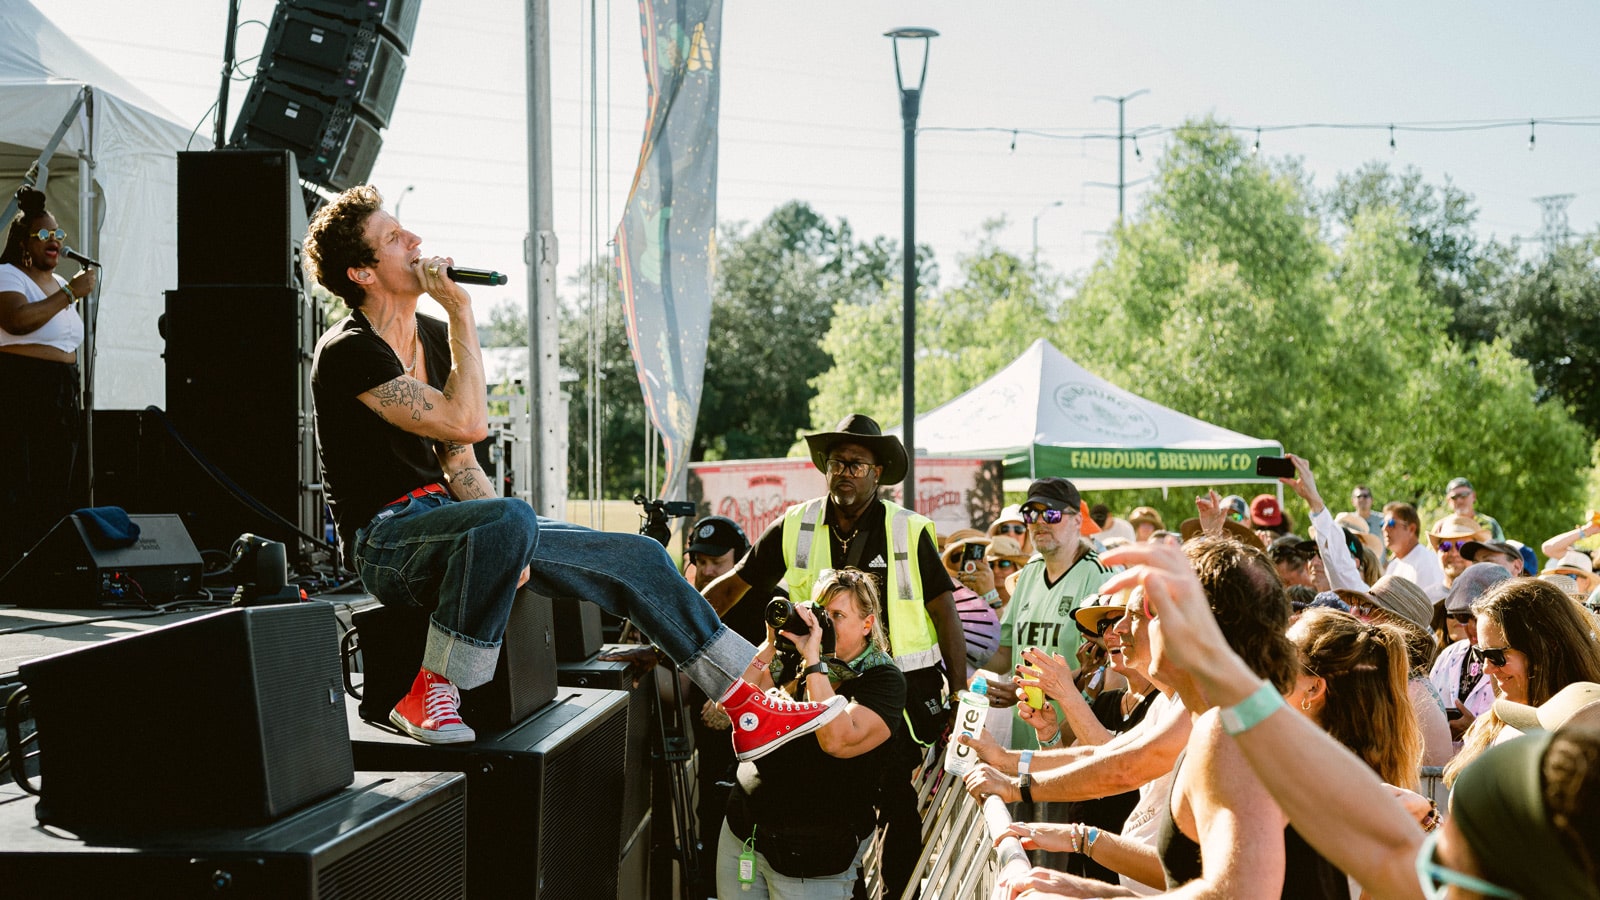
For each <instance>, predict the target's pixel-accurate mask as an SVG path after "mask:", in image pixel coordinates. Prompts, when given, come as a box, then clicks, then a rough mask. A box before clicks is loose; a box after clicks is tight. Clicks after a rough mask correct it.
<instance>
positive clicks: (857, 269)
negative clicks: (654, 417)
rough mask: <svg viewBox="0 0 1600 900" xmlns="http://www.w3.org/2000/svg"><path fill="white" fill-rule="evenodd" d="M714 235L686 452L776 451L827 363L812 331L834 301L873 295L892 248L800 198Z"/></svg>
mask: <svg viewBox="0 0 1600 900" xmlns="http://www.w3.org/2000/svg"><path fill="white" fill-rule="evenodd" d="M721 237H722V241H721V252H720V253H719V254H718V263H717V296H716V302H715V303H714V304H713V305H712V308H711V344H710V346H709V347H708V348H707V350H706V382H705V393H704V395H703V397H702V398H701V401H700V424H699V427H698V428H697V429H696V432H695V446H694V451H693V458H694V459H756V458H761V457H771V456H783V455H784V453H785V452H786V451H787V450H788V448H789V445H790V444H791V443H793V442H794V440H795V436H796V435H797V434H799V433H800V432H801V431H803V430H804V429H805V427H806V425H807V423H808V422H809V418H808V405H809V404H810V402H811V398H812V395H813V394H814V393H815V389H814V388H813V387H812V386H811V379H813V378H814V377H816V376H817V375H818V374H819V373H821V372H823V371H824V370H826V369H827V368H828V367H829V366H830V365H832V362H833V361H832V359H831V358H830V356H829V355H828V351H827V350H826V349H825V348H824V347H823V345H822V338H823V335H824V334H826V333H827V331H828V327H829V325H830V324H831V323H832V321H833V317H834V310H835V308H847V309H848V308H858V307H861V306H863V305H864V304H865V303H866V302H867V301H868V300H869V299H870V298H871V297H873V296H875V295H876V294H877V293H878V291H879V288H880V285H881V284H882V283H883V282H884V281H885V280H886V279H887V278H889V277H890V275H891V273H892V271H893V269H894V267H895V265H896V264H897V263H898V261H899V252H898V248H897V247H896V246H895V245H894V244H893V243H892V242H890V241H887V240H886V239H884V238H878V239H877V240H875V241H871V242H860V241H857V240H856V239H855V236H854V233H853V232H852V231H851V229H850V226H849V224H848V223H846V222H844V221H840V222H838V223H837V224H833V223H830V222H829V221H828V220H827V219H826V218H824V217H823V216H821V215H820V214H818V213H817V212H816V211H815V210H813V209H812V208H811V207H810V206H807V205H806V204H804V203H789V204H786V205H784V206H782V207H779V208H778V209H777V210H774V211H773V213H772V214H771V215H770V216H768V217H767V218H766V220H764V221H763V222H762V223H761V224H760V225H758V226H756V227H755V228H746V227H745V226H743V225H739V224H733V225H724V226H723V228H722V235H721Z"/></svg>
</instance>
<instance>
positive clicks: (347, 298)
mask: <svg viewBox="0 0 1600 900" xmlns="http://www.w3.org/2000/svg"><path fill="white" fill-rule="evenodd" d="M382 208H383V196H382V195H381V194H379V193H378V189H377V188H375V187H373V186H372V185H370V184H360V185H356V186H355V187H353V188H351V189H349V190H347V191H345V192H344V193H342V194H340V195H339V196H337V197H335V198H333V201H332V202H331V203H329V204H328V205H327V206H324V207H323V208H321V209H319V210H317V214H316V216H314V217H313V218H312V219H311V225H310V227H309V228H307V229H306V246H305V249H306V269H307V270H308V271H309V272H310V273H311V277H312V278H315V279H316V280H317V283H319V284H321V285H322V286H323V287H325V288H327V289H328V290H330V291H332V292H333V293H334V294H336V295H338V297H339V299H341V300H343V301H344V305H345V306H348V307H350V308H351V309H360V308H361V304H362V303H364V302H366V299H367V292H366V289H365V288H363V287H362V286H361V285H359V284H356V283H355V282H354V281H352V280H350V270H351V269H353V268H360V267H362V266H370V265H373V264H374V263H376V262H377V261H378V256H377V254H376V253H375V252H374V251H373V249H372V247H370V246H368V244H367V238H366V228H367V219H368V217H370V216H371V215H372V214H373V213H375V212H377V211H378V210H380V209H382Z"/></svg>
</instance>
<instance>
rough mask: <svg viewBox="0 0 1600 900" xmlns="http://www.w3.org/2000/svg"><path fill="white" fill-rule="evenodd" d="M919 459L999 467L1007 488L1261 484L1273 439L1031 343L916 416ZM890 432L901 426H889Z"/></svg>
mask: <svg viewBox="0 0 1600 900" xmlns="http://www.w3.org/2000/svg"><path fill="white" fill-rule="evenodd" d="M916 425H917V427H916V441H917V452H918V454H919V456H958V457H987V458H998V459H1001V460H1003V461H1004V466H1005V477H1006V489H1007V490H1014V491H1020V490H1025V489H1026V488H1027V483H1028V481H1029V480H1031V479H1033V478H1043V477H1046V476H1052V475H1056V476H1062V477H1065V478H1070V479H1072V482H1073V483H1074V484H1075V485H1077V486H1078V487H1079V488H1081V489H1083V490H1102V491H1104V490H1121V489H1124V488H1143V487H1179V486H1185V485H1207V484H1248V483H1261V484H1272V485H1277V484H1278V482H1277V479H1274V478H1261V477H1258V476H1257V475H1256V474H1255V465H1256V459H1255V458H1256V457H1257V456H1258V455H1260V456H1281V455H1282V454H1283V447H1282V445H1280V444H1279V443H1278V442H1276V441H1270V440H1264V439H1262V438H1255V437H1250V436H1249V435H1245V434H1239V433H1238V432H1234V431H1229V430H1228V429H1226V428H1220V427H1218V426H1216V425H1212V424H1210V423H1208V422H1202V421H1201V420H1199V419H1196V418H1193V417H1191V416H1186V415H1184V414H1183V413H1180V412H1176V411H1174V410H1170V409H1167V408H1166V407H1165V406H1162V405H1161V404H1159V403H1156V402H1154V401H1151V400H1147V399H1145V398H1144V397H1140V396H1138V395H1137V394H1133V393H1131V392H1129V391H1125V390H1123V389H1122V388H1119V387H1117V386H1116V385H1114V384H1112V383H1111V382H1109V381H1106V380H1105V379H1103V378H1100V377H1098V376H1095V375H1092V374H1090V373H1089V371H1088V370H1086V369H1084V368H1083V367H1082V366H1080V365H1078V364H1077V363H1075V362H1073V361H1072V360H1070V359H1068V358H1067V357H1066V356H1065V355H1064V354H1063V353H1062V352H1061V351H1060V350H1057V349H1056V348H1055V347H1054V346H1053V345H1051V344H1050V342H1049V341H1046V340H1044V339H1043V338H1040V339H1039V340H1037V341H1034V343H1033V345H1032V346H1031V347H1029V348H1028V349H1027V351H1025V352H1024V353H1023V354H1022V355H1021V356H1019V357H1017V359H1016V361H1014V362H1013V363H1011V365H1009V366H1007V367H1005V368H1004V369H1002V370H1001V371H1000V372H999V373H997V374H996V375H995V376H994V377H992V378H990V379H989V380H987V381H985V382H983V383H982V384H980V385H978V386H977V387H974V388H973V389H971V390H969V391H967V392H966V393H964V394H962V395H961V396H959V397H957V398H955V399H954V400H951V401H950V402H949V403H946V404H944V405H943V406H940V407H939V408H938V409H935V410H932V411H931V412H928V413H926V414H924V415H921V416H918V417H917V423H916ZM893 431H894V433H895V434H899V433H900V429H898V428H896V429H893Z"/></svg>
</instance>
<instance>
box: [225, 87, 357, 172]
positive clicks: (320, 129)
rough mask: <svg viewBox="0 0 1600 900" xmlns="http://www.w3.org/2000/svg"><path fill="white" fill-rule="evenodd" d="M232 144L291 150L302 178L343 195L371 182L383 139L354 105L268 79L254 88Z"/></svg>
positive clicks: (236, 128)
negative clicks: (368, 180)
mask: <svg viewBox="0 0 1600 900" xmlns="http://www.w3.org/2000/svg"><path fill="white" fill-rule="evenodd" d="M230 144H232V145H233V146H236V147H244V148H249V149H257V150H288V151H289V152H290V153H293V154H294V156H295V159H296V160H297V161H298V162H299V165H300V177H301V178H304V179H306V180H307V181H312V182H315V183H317V184H320V185H324V186H326V187H330V188H333V189H334V190H336V191H342V190H345V189H346V188H351V187H355V186H356V185H358V184H364V183H365V182H366V180H367V176H368V175H370V174H372V167H373V165H375V164H376V163H377V161H378V151H379V150H381V149H383V138H382V137H381V136H380V135H379V134H378V126H377V124H375V123H373V122H370V121H368V120H367V119H365V118H363V117H362V115H361V113H360V112H359V107H358V106H357V105H356V103H355V102H353V101H351V100H348V99H342V100H330V99H328V98H325V97H322V96H320V95H317V94H313V93H311V92H310V91H306V90H303V89H301V88H299V87H297V86H295V85H291V84H288V83H287V82H283V81H278V80H276V79H272V78H265V77H263V78H257V79H255V81H253V82H251V84H250V92H249V93H247V94H246V95H245V98H244V104H243V105H242V106H241V107H240V109H239V118H238V120H237V121H236V122H235V123H234V126H233V137H232V139H231V140H230Z"/></svg>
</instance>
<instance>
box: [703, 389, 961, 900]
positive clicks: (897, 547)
mask: <svg viewBox="0 0 1600 900" xmlns="http://www.w3.org/2000/svg"><path fill="white" fill-rule="evenodd" d="M806 444H807V445H808V446H809V447H810V449H811V460H812V462H814V463H815V464H816V466H817V468H818V469H820V470H821V471H822V472H823V474H824V475H826V476H827V478H828V495H827V496H826V497H817V498H815V499H813V500H807V501H806V502H804V503H800V504H797V505H795V506H791V507H790V508H789V509H788V511H787V512H786V513H784V515H783V516H782V517H781V518H779V519H776V520H774V521H773V523H772V524H771V525H769V526H768V527H767V529H766V531H764V532H762V534H761V536H760V537H759V538H758V539H757V540H756V542H755V545H754V546H752V547H751V548H750V552H749V553H747V554H745V557H744V559H742V560H740V561H739V564H738V565H736V566H735V567H734V568H733V570H732V571H731V572H728V573H727V574H726V575H723V576H722V577H720V578H718V579H717V580H716V581H714V582H712V583H711V584H710V585H708V586H707V587H706V589H705V591H704V594H705V597H706V599H707V600H709V601H711V605H712V606H714V607H715V608H716V610H717V612H718V613H719V614H720V613H725V612H726V611H727V610H728V609H730V608H731V607H732V606H733V605H734V604H736V603H738V602H739V601H740V600H741V599H743V600H744V601H745V602H746V603H760V604H761V605H762V606H763V607H764V606H765V605H766V604H767V602H768V601H769V600H770V599H771V598H772V596H773V592H774V590H775V589H776V588H777V587H778V582H779V581H780V580H781V581H785V582H787V584H788V586H789V593H790V596H791V597H793V598H794V599H795V600H797V601H798V600H803V599H809V598H810V597H811V586H812V584H813V583H814V582H815V581H816V580H817V576H818V575H819V574H821V573H822V572H823V571H825V570H827V569H835V568H838V569H842V568H845V567H847V566H853V567H855V568H858V569H861V570H863V571H865V572H867V573H868V574H870V575H872V577H873V579H874V580H876V581H877V583H878V594H879V596H880V597H882V598H883V606H884V615H883V616H882V621H883V623H884V624H885V625H886V626H887V628H888V632H889V644H890V650H891V652H892V654H893V655H894V660H895V664H896V665H898V666H899V667H900V670H901V671H902V672H904V673H905V676H906V722H907V723H908V724H909V726H910V728H909V729H908V731H909V733H910V735H911V737H912V738H914V739H915V740H916V741H917V742H918V743H921V744H931V743H932V742H933V741H935V740H937V739H938V737H939V734H940V732H941V731H942V730H943V729H944V726H945V723H946V721H947V719H948V716H947V714H946V708H945V703H946V698H947V697H953V696H954V695H955V691H956V690H957V689H958V688H959V687H961V685H959V684H957V683H956V680H957V679H962V678H964V677H965V675H966V663H965V660H966V655H967V646H966V637H965V636H964V634H963V633H962V630H961V618H960V616H959V615H958V614H957V612H956V605H955V600H954V598H953V597H952V592H953V590H954V585H953V583H952V582H951V580H950V575H949V573H948V572H946V571H945V568H944V564H943V563H942V562H940V560H939V549H938V545H937V543H936V540H935V537H934V527H933V522H932V520H930V519H928V518H927V517H925V516H920V515H917V514H916V513H914V512H912V511H911V510H908V509H904V508H902V507H900V506H897V505H895V504H893V503H890V502H888V501H887V500H883V499H880V498H879V497H878V486H879V485H881V484H898V483H899V482H900V481H901V480H902V479H904V478H905V476H906V451H905V447H904V445H902V444H901V443H900V439H899V438H896V437H892V436H886V435H884V433H883V431H882V429H881V428H879V427H878V423H877V422H875V421H873V420H872V419H870V418H868V417H867V416H863V415H859V414H856V415H849V416H846V417H845V418H844V420H843V421H841V422H840V423H839V426H838V428H837V429H836V430H834V431H825V432H821V433H819V434H808V435H806ZM914 493H915V491H914V486H913V488H912V489H908V490H907V494H908V495H914ZM918 755H919V754H918V753H917V751H916V748H915V747H912V746H910V745H909V742H908V745H907V758H908V760H910V762H909V765H908V767H907V768H906V769H904V771H910V768H911V767H915V765H916V764H917V761H916V759H913V758H912V757H915V756H918ZM886 787H892V789H893V790H892V792H889V791H886V793H885V797H884V799H883V802H882V803H880V808H881V810H882V812H881V813H880V818H879V821H880V824H888V825H889V835H888V838H887V840H888V841H889V845H888V847H887V848H886V849H885V860H884V869H885V873H886V874H885V878H886V886H887V887H889V888H891V889H892V890H891V892H890V893H886V894H885V896H899V889H898V888H896V887H895V884H896V882H898V883H899V884H901V885H903V884H904V883H905V878H906V877H909V874H910V871H911V869H912V868H914V867H915V863H916V855H917V851H918V845H919V844H920V842H921V841H920V838H921V835H920V826H919V825H918V819H917V816H916V796H915V794H914V793H913V792H912V791H911V790H910V783H909V782H906V783H905V784H904V785H894V786H886ZM906 801H909V811H910V818H909V821H908V822H907V824H905V825H903V826H901V827H900V828H898V829H897V828H896V827H895V824H894V823H896V822H899V821H907V820H906V819H905V818H904V814H905V808H906V806H907V803H906ZM896 831H899V832H900V834H899V835H898V837H899V839H900V840H897V839H896V838H897V835H896ZM901 840H905V841H907V842H908V843H906V844H904V845H901V843H900V841H901ZM906 847H908V848H909V854H910V857H911V858H910V859H909V860H903V861H902V856H903V854H904V853H905V852H906V850H905V849H904V848H906ZM902 868H903V869H904V873H903V874H902V873H901V872H900V871H899V870H900V869H902ZM897 875H898V876H900V877H898V878H896V876H897Z"/></svg>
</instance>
